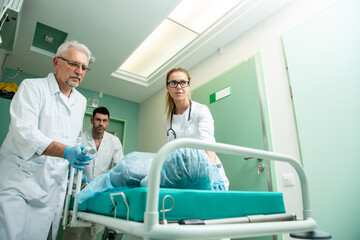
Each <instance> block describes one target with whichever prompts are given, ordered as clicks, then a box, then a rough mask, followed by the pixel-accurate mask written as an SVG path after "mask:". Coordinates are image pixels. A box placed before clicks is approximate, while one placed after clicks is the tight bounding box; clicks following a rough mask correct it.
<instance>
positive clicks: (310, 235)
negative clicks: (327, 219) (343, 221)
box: [290, 230, 332, 239]
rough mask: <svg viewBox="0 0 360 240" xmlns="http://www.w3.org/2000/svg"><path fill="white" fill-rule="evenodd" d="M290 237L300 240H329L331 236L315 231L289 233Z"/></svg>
mask: <svg viewBox="0 0 360 240" xmlns="http://www.w3.org/2000/svg"><path fill="white" fill-rule="evenodd" d="M290 237H292V238H300V239H331V237H332V236H331V234H330V233H327V232H322V231H318V230H315V231H309V232H297V233H290Z"/></svg>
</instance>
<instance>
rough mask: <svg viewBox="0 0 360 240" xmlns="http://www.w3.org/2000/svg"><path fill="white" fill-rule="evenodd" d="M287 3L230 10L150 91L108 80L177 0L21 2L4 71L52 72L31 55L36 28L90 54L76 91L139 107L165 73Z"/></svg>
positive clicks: (267, 1) (254, 3) (257, 2)
mask: <svg viewBox="0 0 360 240" xmlns="http://www.w3.org/2000/svg"><path fill="white" fill-rule="evenodd" d="M186 1H196V0H186ZM224 1H226V0H224ZM289 1H290V0H249V1H247V2H246V1H244V2H246V3H245V4H244V6H243V7H241V8H240V9H234V10H233V12H232V14H230V15H229V16H228V17H227V18H226V19H224V20H222V21H221V22H218V24H217V25H216V26H214V27H213V28H211V29H209V30H208V31H206V33H205V34H203V35H201V36H200V37H199V39H198V40H195V41H194V42H192V43H191V44H190V45H191V46H188V47H187V48H185V49H183V51H182V52H180V53H179V54H178V55H176V56H175V57H174V58H173V59H171V60H170V61H169V62H167V63H166V64H164V65H163V66H162V67H161V68H160V69H159V70H158V71H157V73H156V74H154V75H153V76H151V78H150V82H151V84H150V85H149V86H142V85H138V84H136V83H132V82H130V81H127V80H123V79H118V78H115V77H112V76H111V74H112V73H113V72H114V71H115V70H116V69H117V68H118V67H119V66H120V65H121V64H122V63H123V62H124V61H125V59H126V58H127V57H128V56H129V55H130V54H131V53H132V52H133V51H134V50H135V49H136V48H137V47H138V46H139V45H140V44H141V43H142V41H143V40H144V39H145V38H146V37H147V36H148V35H149V34H150V33H151V32H152V31H153V30H154V29H155V28H156V27H157V26H158V25H159V24H160V23H161V22H162V20H163V19H164V18H165V17H166V16H167V15H168V14H169V13H170V12H171V11H172V10H173V9H174V8H175V7H176V5H177V4H178V3H179V2H180V0H24V5H23V11H22V16H21V22H20V23H21V24H20V28H19V35H18V38H17V41H16V45H15V48H14V50H13V52H12V53H11V55H9V56H8V57H7V60H6V65H5V66H6V67H9V68H13V69H17V68H22V69H23V71H24V72H27V73H31V74H34V75H38V76H46V75H47V73H48V72H50V71H54V68H53V66H52V58H51V57H49V56H46V55H43V54H40V53H38V52H34V51H31V50H30V47H31V44H32V40H33V36H34V31H35V26H36V23H37V22H40V23H42V24H45V25H48V26H50V27H53V28H56V29H59V30H61V31H64V32H67V33H68V34H69V35H68V37H67V39H69V40H70V39H71V40H77V41H79V42H81V43H84V44H86V45H87V46H88V47H89V49H90V50H91V51H92V53H93V55H94V57H95V58H96V62H95V63H94V64H92V65H90V68H91V71H89V72H88V73H87V74H86V76H85V79H84V81H83V83H82V84H81V85H80V87H82V88H86V89H89V90H92V91H96V92H103V93H104V94H108V95H112V96H115V97H119V98H123V99H126V100H129V101H134V102H139V103H140V102H142V101H144V100H145V99H146V98H148V97H150V96H151V95H153V94H154V93H156V92H157V91H159V90H160V89H161V88H163V87H164V82H165V75H166V72H167V71H168V70H169V69H170V68H172V67H184V68H187V69H191V68H192V67H194V66H195V65H196V64H198V63H199V62H201V61H202V60H204V59H205V58H207V57H208V56H209V55H211V54H213V53H215V52H216V51H217V50H218V49H219V48H220V47H223V46H225V45H226V44H227V43H229V42H231V41H232V40H234V39H235V38H237V37H238V36H240V35H241V34H242V33H244V32H245V31H247V30H248V29H250V28H251V27H253V26H254V25H256V24H258V23H259V22H261V21H262V20H263V19H264V18H266V17H267V16H269V15H271V14H272V13H274V12H275V11H277V10H278V9H279V8H281V7H283V6H284V5H285V4H287V3H288V2H289ZM234 54H236V53H234Z"/></svg>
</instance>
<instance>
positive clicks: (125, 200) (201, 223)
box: [63, 138, 331, 240]
mask: <svg viewBox="0 0 360 240" xmlns="http://www.w3.org/2000/svg"><path fill="white" fill-rule="evenodd" d="M181 147H188V148H198V149H204V150H210V151H214V152H220V153H225V154H232V155H240V156H243V157H246V158H254V159H258V158H261V159H267V160H271V161H280V162H287V163H289V164H291V165H292V166H293V167H294V168H295V170H296V172H297V174H298V176H299V179H300V183H301V191H302V202H303V219H296V216H294V215H293V214H286V213H285V208H284V205H283V200H282V194H281V193H270V192H269V193H262V192H260V193H258V192H238V191H228V192H216V191H206V190H191V189H163V188H161V189H160V187H159V185H160V172H161V168H162V164H163V162H164V160H165V158H166V157H167V156H168V155H169V154H170V153H171V152H172V151H173V150H175V149H177V148H181ZM78 172H79V173H78V174H77V176H76V178H74V170H73V169H72V172H71V175H70V180H69V186H71V185H72V184H73V183H75V186H76V188H74V189H76V190H75V191H72V190H71V188H70V189H69V191H68V194H67V199H69V197H70V195H71V194H76V193H77V192H79V191H80V186H81V178H82V177H81V174H82V171H78ZM221 194H224V196H221ZM182 195H184V196H183V198H181V197H182ZM222 197H223V198H222ZM174 199H175V200H174ZM199 199H200V201H203V202H210V203H209V205H210V206H211V207H212V208H217V206H216V204H217V203H219V202H222V201H225V204H227V203H226V201H229V202H232V203H231V204H233V205H231V208H230V209H229V211H227V212H226V211H222V212H223V213H221V214H220V215H222V216H221V217H220V219H217V218H218V217H217V215H218V214H219V213H214V216H213V215H212V214H213V213H212V211H211V210H210V209H211V207H210V208H209V209H207V210H206V204H205V205H204V204H200V205H199V204H198V205H197V208H199V207H200V206H201V207H200V208H204V206H205V210H204V209H202V210H200V213H199V212H196V213H195V215H192V213H186V209H190V210H189V211H190V212H191V211H192V210H191V207H186V206H190V205H191V201H194V202H196V201H198V200H199ZM224 199H225V200H224ZM226 199H227V200H226ZM244 199H245V201H244ZM159 200H160V201H159ZM246 200H247V201H248V203H246ZM237 201H238V202H237ZM91 202H93V204H90V203H91ZM272 202H273V204H272ZM240 203H241V204H240ZM254 203H256V204H254ZM184 204H187V205H184ZM229 204H230V203H229ZM202 205H204V206H202ZM240 205H243V207H242V208H240V210H238V211H237V210H236V209H237V208H236V206H240ZM268 206H270V207H268ZM175 207H176V208H177V209H178V211H175V210H174V208H175ZM244 208H245V210H244ZM104 209H105V210H104ZM106 209H107V210H106ZM179 209H180V210H179ZM69 211H70V210H69V201H66V204H65V208H64V216H63V226H64V227H65V226H70V227H84V226H90V225H91V224H95V223H96V224H101V225H103V226H105V227H107V228H109V229H112V230H114V231H116V232H119V233H125V234H128V235H131V236H135V237H138V238H142V239H146V240H147V239H149V240H150V239H220V238H245V237H255V236H266V235H277V234H284V233H291V236H292V237H296V238H302V239H317V238H318V239H328V238H331V235H329V234H327V233H323V232H320V231H317V230H315V229H316V222H315V220H314V219H313V218H312V211H311V208H310V197H309V189H308V182H307V178H306V175H305V172H304V170H303V168H302V167H301V165H300V164H299V163H298V162H297V161H296V160H295V159H294V158H292V157H290V156H287V155H284V154H279V153H273V152H268V151H263V150H257V149H251V148H245V147H240V146H234V145H228V144H222V143H205V142H202V141H199V140H194V139H186V138H183V139H177V140H174V141H171V142H169V143H167V144H166V145H164V146H163V147H162V148H161V149H160V150H159V151H158V152H157V154H156V156H155V158H154V160H153V163H152V165H151V168H150V173H149V184H148V187H147V188H135V189H125V190H121V191H119V192H108V193H103V194H100V195H98V196H96V197H95V198H94V199H89V200H88V201H87V204H81V205H79V204H77V203H76V200H75V202H74V205H73V209H72V211H71V214H70V213H69ZM201 211H202V212H201ZM234 214H235V215H234ZM69 215H71V216H72V217H71V220H69V222H68V218H69ZM199 216H200V217H199ZM180 219H182V220H181V221H179V220H180Z"/></svg>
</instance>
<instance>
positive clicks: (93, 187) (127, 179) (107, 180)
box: [76, 148, 212, 204]
mask: <svg viewBox="0 0 360 240" xmlns="http://www.w3.org/2000/svg"><path fill="white" fill-rule="evenodd" d="M154 157H155V153H145V152H132V153H129V154H127V155H126V156H125V157H124V158H123V159H122V160H121V161H119V162H118V163H117V164H116V166H115V167H114V168H112V169H111V170H109V171H108V172H107V173H105V174H102V175H100V176H98V177H97V178H95V179H94V180H93V181H92V182H91V183H90V184H89V185H87V186H86V187H85V188H84V189H83V190H81V191H80V192H79V193H78V194H77V195H76V200H77V201H78V203H80V204H81V203H83V202H84V201H85V200H87V199H89V198H91V197H94V196H96V195H98V194H100V193H103V192H108V191H113V190H121V189H126V188H134V187H144V186H147V184H148V174H149V171H150V166H151V163H152V160H153V159H154ZM211 184H212V170H211V163H210V159H209V157H208V155H207V154H206V153H205V151H204V150H199V149H192V148H179V149H176V150H174V151H173V152H171V153H170V154H169V156H167V158H166V159H165V161H164V164H163V166H162V169H161V175H160V187H165V188H190V189H205V190H209V189H211Z"/></svg>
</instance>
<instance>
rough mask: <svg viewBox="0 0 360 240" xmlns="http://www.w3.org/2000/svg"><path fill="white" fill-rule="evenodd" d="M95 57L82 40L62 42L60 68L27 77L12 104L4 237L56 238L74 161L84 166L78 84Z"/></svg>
mask: <svg viewBox="0 0 360 240" xmlns="http://www.w3.org/2000/svg"><path fill="white" fill-rule="evenodd" d="M90 58H91V52H90V51H89V49H88V48H87V47H86V46H85V45H83V44H80V43H78V42H77V41H68V42H65V43H63V44H62V45H61V46H60V47H59V48H58V50H57V53H56V57H54V59H53V65H54V67H55V69H56V72H55V73H49V75H48V76H47V78H38V79H25V80H24V81H23V82H22V83H21V85H20V87H19V89H18V91H17V92H16V94H15V95H14V98H13V100H12V102H11V105H10V115H11V123H10V126H9V132H8V134H7V136H6V138H5V140H4V143H3V145H2V146H1V149H0V239H7V240H12V239H14V240H18V239H29V240H30V239H31V240H33V239H39V240H43V239H56V236H57V231H58V227H59V222H60V217H61V213H62V208H63V203H64V198H65V191H66V182H67V177H68V169H69V163H70V164H71V165H72V166H73V167H75V168H77V169H83V168H84V167H83V165H87V164H89V160H91V157H90V156H88V155H85V154H83V153H82V149H83V146H80V145H76V144H79V143H80V138H79V136H80V133H81V128H82V124H83V118H84V113H85V108H86V99H85V97H84V96H82V95H81V94H80V93H79V92H78V91H77V90H76V89H75V87H77V86H78V85H79V84H80V83H81V82H82V80H83V78H84V75H85V73H86V71H87V70H88V68H87V67H88V63H89V60H90Z"/></svg>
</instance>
